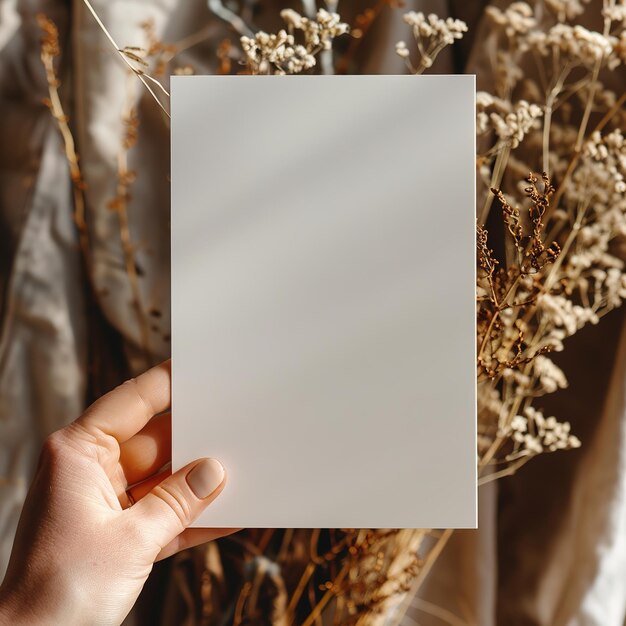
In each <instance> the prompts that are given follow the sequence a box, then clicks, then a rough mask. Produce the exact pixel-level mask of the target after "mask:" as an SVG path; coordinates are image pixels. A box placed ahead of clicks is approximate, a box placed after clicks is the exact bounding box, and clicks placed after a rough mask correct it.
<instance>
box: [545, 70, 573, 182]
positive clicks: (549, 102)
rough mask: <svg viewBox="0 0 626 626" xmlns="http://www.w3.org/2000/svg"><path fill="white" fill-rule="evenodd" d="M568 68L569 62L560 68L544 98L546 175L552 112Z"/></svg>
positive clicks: (548, 171)
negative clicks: (552, 85)
mask: <svg viewBox="0 0 626 626" xmlns="http://www.w3.org/2000/svg"><path fill="white" fill-rule="evenodd" d="M570 70H571V68H570V66H569V64H568V65H566V66H565V67H564V68H563V69H562V70H561V72H560V74H559V76H558V78H557V79H556V82H555V84H554V87H553V88H552V89H551V90H550V93H549V94H548V96H547V98H546V106H545V112H544V115H543V171H544V172H545V173H546V174H547V175H548V176H549V175H550V130H551V127H552V113H553V112H554V105H555V103H556V101H557V99H558V97H559V95H560V94H561V92H562V91H563V87H564V85H565V80H566V79H567V76H568V74H569V73H570Z"/></svg>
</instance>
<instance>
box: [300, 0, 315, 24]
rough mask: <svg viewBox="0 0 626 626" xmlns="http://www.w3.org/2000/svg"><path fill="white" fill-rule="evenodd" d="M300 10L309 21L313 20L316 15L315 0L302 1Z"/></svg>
mask: <svg viewBox="0 0 626 626" xmlns="http://www.w3.org/2000/svg"><path fill="white" fill-rule="evenodd" d="M302 8H303V10H304V12H305V13H306V16H307V17H308V18H309V19H310V20H314V19H315V14H316V13H317V6H316V3H315V0H302Z"/></svg>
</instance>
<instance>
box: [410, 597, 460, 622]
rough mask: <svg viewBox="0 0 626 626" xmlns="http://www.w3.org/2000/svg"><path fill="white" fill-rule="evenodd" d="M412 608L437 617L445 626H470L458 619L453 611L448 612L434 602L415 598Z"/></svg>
mask: <svg viewBox="0 0 626 626" xmlns="http://www.w3.org/2000/svg"><path fill="white" fill-rule="evenodd" d="M412 606H414V607H415V608H416V609H418V610H419V611H423V612H424V613H427V614H428V615H432V616H433V617H437V618H438V619H440V620H441V621H442V622H444V623H445V624H449V625H450V626H468V625H467V622H465V621H464V620H462V619H461V618H459V617H457V616H456V615H455V614H454V613H452V611H448V610H447V609H444V608H443V607H441V606H437V605H436V604H433V603H432V602H427V601H426V600H422V598H415V599H414V600H413V602H412Z"/></svg>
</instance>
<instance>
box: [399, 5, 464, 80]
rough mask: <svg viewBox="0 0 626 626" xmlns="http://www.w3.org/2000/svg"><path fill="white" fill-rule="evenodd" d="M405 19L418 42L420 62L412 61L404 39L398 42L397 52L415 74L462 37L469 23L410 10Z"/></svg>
mask: <svg viewBox="0 0 626 626" xmlns="http://www.w3.org/2000/svg"><path fill="white" fill-rule="evenodd" d="M403 19H404V21H405V22H406V23H407V24H408V25H409V26H410V27H411V29H412V31H413V36H414V38H415V41H416V43H417V50H418V54H419V63H418V64H417V65H416V66H414V65H413V64H412V63H411V61H410V53H409V50H408V48H407V46H406V43H405V42H404V41H399V42H398V43H397V44H396V53H397V54H398V55H399V56H400V57H402V58H403V59H405V61H406V63H407V66H408V68H409V70H410V71H411V72H412V73H413V74H421V73H422V72H423V71H424V70H425V69H427V68H429V67H431V66H432V64H433V63H434V61H435V59H436V58H437V55H438V54H439V53H440V52H441V51H442V50H443V49H444V48H445V47H446V46H449V45H451V44H453V43H454V42H455V40H457V39H461V38H462V37H463V34H464V33H466V32H467V24H466V23H465V22H463V21H462V20H455V19H452V18H451V17H449V18H447V19H445V20H444V19H441V18H440V17H438V16H437V15H435V14H434V13H431V14H430V15H428V16H426V15H424V13H422V12H421V11H419V12H417V11H409V12H408V13H405V15H404V18H403Z"/></svg>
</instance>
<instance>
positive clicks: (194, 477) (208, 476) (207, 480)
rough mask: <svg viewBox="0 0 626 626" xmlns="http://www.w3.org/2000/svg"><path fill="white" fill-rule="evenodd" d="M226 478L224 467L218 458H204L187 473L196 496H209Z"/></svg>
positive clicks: (189, 483)
mask: <svg viewBox="0 0 626 626" xmlns="http://www.w3.org/2000/svg"><path fill="white" fill-rule="evenodd" d="M223 480H224V468H223V467H222V464H221V463H220V462H219V461H217V460H216V459H203V460H202V461H200V463H198V464H197V465H194V466H193V468H192V470H191V471H190V472H189V474H187V484H188V485H189V487H191V491H193V493H194V495H195V496H196V498H200V500H203V499H204V498H208V497H209V496H210V495H211V494H212V493H213V492H214V491H215V490H216V489H217V488H218V487H219V486H220V485H221V484H222V481H223Z"/></svg>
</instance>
